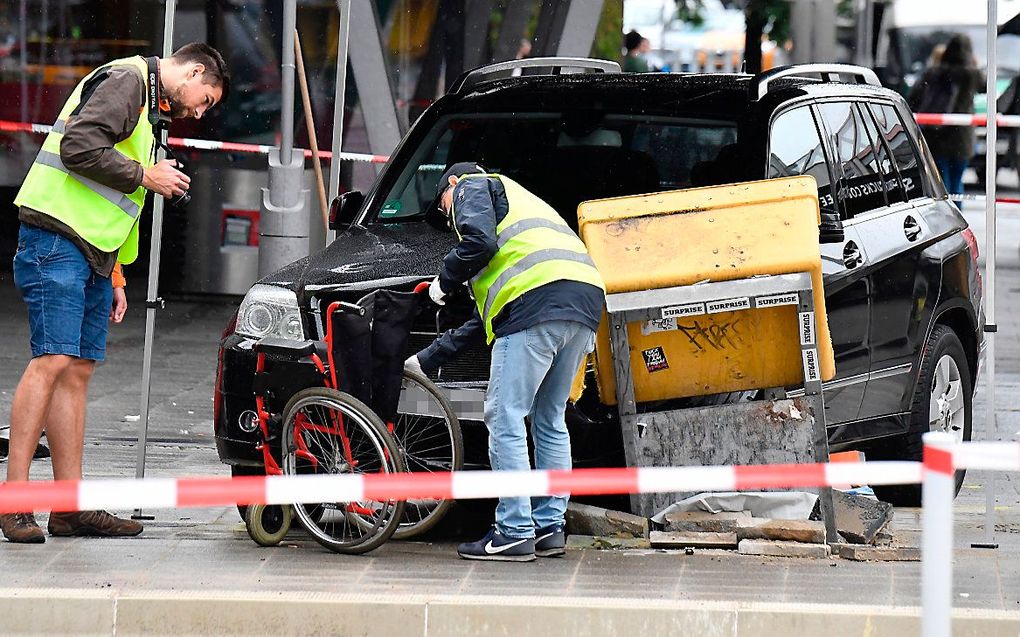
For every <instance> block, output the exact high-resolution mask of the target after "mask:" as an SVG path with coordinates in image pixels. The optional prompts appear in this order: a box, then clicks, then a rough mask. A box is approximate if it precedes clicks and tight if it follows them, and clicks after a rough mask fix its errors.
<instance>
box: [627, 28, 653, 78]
mask: <svg viewBox="0 0 1020 637" xmlns="http://www.w3.org/2000/svg"><path fill="white" fill-rule="evenodd" d="M623 46H624V48H625V49H627V54H626V55H625V56H624V58H623V72H624V73H648V72H649V71H651V70H652V68H651V66H650V65H649V64H648V60H647V59H646V58H645V55H646V54H647V53H648V51H649V50H650V49H651V48H652V44H651V42H649V41H648V38H645V37H642V36H641V34H640V33H638V32H637V31H633V30H632V31H630V33H627V34H626V35H624V36H623Z"/></svg>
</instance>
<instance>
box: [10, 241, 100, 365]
mask: <svg viewBox="0 0 1020 637" xmlns="http://www.w3.org/2000/svg"><path fill="white" fill-rule="evenodd" d="M14 283H15V285H17V286H18V291H19V292H21V298H22V299H24V301H25V305H27V306H28V324H29V329H30V333H31V342H32V357H33V358H35V357H37V356H42V355H44V354H64V355H67V356H75V357H77V358H85V359H88V360H93V361H101V360H103V358H104V357H105V356H106V331H107V321H108V320H109V316H110V307H111V305H112V303H113V287H112V285H111V283H110V278H109V277H103V276H99V275H98V274H96V273H95V272H93V271H92V268H91V267H90V266H89V264H88V261H86V260H85V255H83V254H82V253H81V250H79V249H78V247H77V246H76V245H74V244H73V243H71V241H70V240H69V239H67V238H66V237H64V236H61V235H59V234H56V233H55V232H50V231H49V230H43V229H42V228H37V227H35V226H30V225H26V224H21V230H20V231H19V232H18V251H17V252H16V253H15V255H14Z"/></svg>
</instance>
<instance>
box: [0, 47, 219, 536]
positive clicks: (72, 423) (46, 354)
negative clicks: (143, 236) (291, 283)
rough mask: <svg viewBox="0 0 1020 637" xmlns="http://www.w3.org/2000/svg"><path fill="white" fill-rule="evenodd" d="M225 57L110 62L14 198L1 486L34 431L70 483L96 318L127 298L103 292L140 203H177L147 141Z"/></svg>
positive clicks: (134, 236)
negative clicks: (12, 350)
mask: <svg viewBox="0 0 1020 637" xmlns="http://www.w3.org/2000/svg"><path fill="white" fill-rule="evenodd" d="M229 90H230V75H229V73H228V72H227V68H226V65H225V64H224V62H223V57H222V56H221V55H220V54H219V52H217V51H216V50H215V49H213V48H212V47H210V46H208V45H206V44H202V43H197V42H195V43H191V44H188V45H185V46H184V47H182V48H181V49H179V50H178V51H177V52H175V53H174V54H173V55H172V56H171V57H169V58H165V59H160V58H155V57H153V58H143V57H141V56H136V57H130V58H123V59H119V60H114V61H112V62H110V63H109V64H106V65H104V66H102V67H100V68H98V69H96V70H94V71H93V72H91V73H89V74H88V75H87V76H85V77H84V78H83V79H82V80H81V82H79V83H78V85H77V86H76V87H75V88H74V90H73V91H72V92H71V96H70V97H69V98H68V99H67V102H66V103H65V104H64V107H63V108H62V109H61V111H60V115H59V116H58V117H57V121H56V122H55V123H54V125H53V128H52V130H51V132H50V133H49V134H48V135H47V136H46V139H45V141H44V142H43V144H42V148H41V149H40V151H39V154H38V155H37V156H36V158H35V162H34V163H33V164H32V166H31V168H30V169H29V172H28V176H27V177H26V178H25V181H24V183H23V184H22V186H21V189H20V190H19V192H18V195H17V197H16V198H15V200H14V203H15V204H16V205H17V206H19V212H18V218H19V220H20V221H21V230H20V232H19V235H18V249H17V253H16V254H15V257H14V281H15V284H16V285H17V287H18V290H19V291H20V292H21V296H22V298H23V299H24V301H25V304H26V305H27V306H28V318H29V327H30V331H31V346H32V360H31V361H30V362H29V364H28V367H26V369H25V372H24V373H23V374H22V376H21V381H20V382H19V383H18V388H17V390H16V391H15V394H14V401H13V402H12V404H11V433H10V452H9V453H10V455H9V459H8V466H7V481H8V482H18V481H26V480H28V472H29V465H30V463H31V461H32V456H33V453H34V452H35V449H36V444H37V443H38V441H39V437H40V436H41V435H42V432H43V430H45V431H46V436H47V440H48V441H49V444H50V449H51V452H52V458H53V477H54V479H56V480H79V479H81V465H82V444H83V439H84V430H85V404H86V398H87V395H88V385H89V380H90V379H91V377H92V372H93V370H94V368H95V364H96V361H100V360H103V358H104V357H105V353H106V331H107V320H108V318H112V319H114V320H119V319H120V317H121V316H123V312H124V309H125V308H126V305H127V301H126V298H125V297H124V293H123V290H122V289H118V290H117V291H116V292H115V291H114V289H113V287H112V286H111V280H110V277H111V274H112V272H113V270H114V267H115V265H116V264H117V263H131V262H132V261H134V260H135V258H136V256H137V254H138V222H139V217H140V213H141V210H142V207H143V206H144V204H145V195H146V193H147V192H149V191H151V192H154V193H156V194H159V195H162V196H163V197H168V198H169V197H175V196H180V195H182V194H184V193H185V192H186V191H187V190H188V187H189V183H190V179H189V178H188V176H187V175H185V174H184V173H183V172H181V171H180V170H178V168H177V167H176V163H175V162H174V161H170V160H162V161H160V162H158V163H156V162H155V161H154V160H155V151H156V149H155V144H156V134H157V132H158V129H159V127H160V126H163V125H166V124H167V123H168V121H169V119H171V118H184V117H194V118H196V119H197V118H200V117H202V115H204V114H205V113H206V112H207V111H208V110H209V109H210V108H212V107H214V106H215V105H217V104H219V103H220V102H221V101H223V99H225V98H226V96H227V93H228V92H229ZM0 529H2V531H3V534H4V536H5V537H6V538H7V539H8V540H9V541H11V542H30V543H41V542H44V541H45V540H46V537H45V535H43V532H42V529H40V528H39V526H38V524H37V523H36V521H35V517H34V516H33V515H32V514H31V513H14V514H6V515H0ZM48 530H49V533H50V535H59V536H68V535H79V536H125V535H138V534H139V533H141V532H142V525H141V524H139V523H138V522H134V521H132V520H125V519H121V518H117V517H114V516H112V515H110V514H109V513H107V512H105V511H74V512H54V513H51V514H50V518H49V524H48Z"/></svg>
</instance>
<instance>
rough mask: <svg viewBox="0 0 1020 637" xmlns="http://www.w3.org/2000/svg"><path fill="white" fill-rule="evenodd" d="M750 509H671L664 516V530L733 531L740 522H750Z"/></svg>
mask: <svg viewBox="0 0 1020 637" xmlns="http://www.w3.org/2000/svg"><path fill="white" fill-rule="evenodd" d="M752 519H753V518H752V517H751V513H750V511H739V512H730V511H721V512H719V513H709V512H708V511H673V512H671V513H667V514H666V516H665V526H666V529H665V530H666V531H677V532H689V533H733V532H735V531H736V530H737V527H738V526H740V525H741V524H747V523H750V522H751V520H752Z"/></svg>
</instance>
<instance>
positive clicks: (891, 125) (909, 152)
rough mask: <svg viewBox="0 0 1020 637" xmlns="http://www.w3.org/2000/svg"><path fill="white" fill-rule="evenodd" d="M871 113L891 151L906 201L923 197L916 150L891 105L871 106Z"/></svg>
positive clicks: (919, 161)
mask: <svg viewBox="0 0 1020 637" xmlns="http://www.w3.org/2000/svg"><path fill="white" fill-rule="evenodd" d="M871 112H872V114H874V116H875V121H877V122H878V128H879V131H881V133H882V137H883V138H884V139H885V142H886V144H888V145H889V150H890V151H892V156H893V161H894V162H895V163H896V168H897V170H899V173H900V178H901V179H902V181H903V190H904V192H905V193H906V197H907V200H908V201H909V200H911V199H917V198H918V197H923V196H924V195H925V192H924V187H923V185H924V177H923V176H922V175H921V160H920V157H918V155H917V150H916V149H915V148H914V145H913V144H911V143H910V134H909V133H908V132H907V129H906V128H905V127H904V126H903V122H901V121H900V118H899V116H898V115H897V114H896V109H895V108H894V107H893V106H892V105H891V104H872V105H871Z"/></svg>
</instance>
